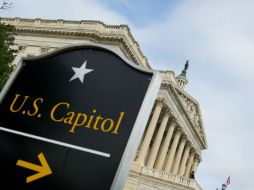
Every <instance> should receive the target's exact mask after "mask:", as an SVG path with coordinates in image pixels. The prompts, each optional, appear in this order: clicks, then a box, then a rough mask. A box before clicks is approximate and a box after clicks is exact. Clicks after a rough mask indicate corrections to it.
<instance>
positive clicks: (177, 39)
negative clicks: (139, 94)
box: [0, 0, 254, 190]
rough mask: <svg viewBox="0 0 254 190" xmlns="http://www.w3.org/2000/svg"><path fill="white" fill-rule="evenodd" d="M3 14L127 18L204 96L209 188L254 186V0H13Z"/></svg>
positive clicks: (156, 59)
mask: <svg viewBox="0 0 254 190" xmlns="http://www.w3.org/2000/svg"><path fill="white" fill-rule="evenodd" d="M12 2H14V3H15V4H16V6H15V7H13V8H12V9H10V10H4V11H1V12H0V16H3V17H26V18H38V17H40V18H53V19H60V18H61V19H69V20H85V19H91V20H101V21H103V22H105V23H106V24H128V25H129V27H130V29H131V32H132V33H133V35H134V37H135V39H136V40H137V41H138V42H139V44H140V46H141V49H142V50H143V52H144V54H145V55H146V56H147V58H148V60H149V62H150V64H151V66H152V67H153V68H155V69H164V70H173V71H175V73H176V74H178V73H180V71H181V70H182V68H183V66H184V63H185V61H186V59H189V60H190V67H189V70H188V74H187V77H188V80H189V84H188V86H187V91H188V92H189V93H190V94H192V95H193V96H194V97H195V98H196V99H198V100H199V101H200V104H201V109H202V113H203V118H204V125H205V129H206V134H207V138H208V144H209V148H208V150H206V151H204V152H203V161H202V163H201V164H200V167H199V169H198V173H197V179H198V181H199V183H200V184H201V186H202V187H204V189H205V190H215V189H216V188H220V187H221V184H222V183H224V182H225V181H226V179H227V177H228V175H229V174H230V175H231V185H230V186H229V188H228V189H230V190H239V189H241V190H253V189H254V183H252V181H253V180H252V176H253V175H254V164H253V163H254V162H253V161H254V149H253V147H254V138H253V134H254V125H253V123H254V122H253V120H254V119H253V118H254V117H253V116H254V109H253V107H254V104H253V97H254V88H253V86H254V85H253V83H254V74H253V73H254V64H253V62H254V53H253V50H254V25H253V23H252V20H253V18H254V11H253V10H254V1H252V0H242V1H238V0H231V1H227V0H207V1H203V0H178V1H176V0H160V1H152V0H135V1H134V0H129V1H128V0H72V1H69V0H61V1H57V0H43V1H38V0H12ZM59 3H60V4H61V5H60V6H59Z"/></svg>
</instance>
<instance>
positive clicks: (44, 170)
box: [16, 152, 52, 183]
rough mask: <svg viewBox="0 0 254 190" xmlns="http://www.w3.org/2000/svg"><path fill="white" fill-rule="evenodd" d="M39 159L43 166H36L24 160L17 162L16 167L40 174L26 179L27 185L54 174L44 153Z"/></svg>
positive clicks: (39, 155)
mask: <svg viewBox="0 0 254 190" xmlns="http://www.w3.org/2000/svg"><path fill="white" fill-rule="evenodd" d="M38 158H39V161H40V163H41V165H36V164H33V163H30V162H26V161H23V160H18V161H17V164H16V165H18V166H20V167H23V168H27V169H30V170H34V171H37V172H38V173H36V174H34V175H32V176H29V177H27V178H26V183H30V182H32V181H34V180H37V179H39V178H42V177H45V176H47V175H50V174H52V171H51V169H50V167H49V165H48V162H47V160H46V159H45V157H44V155H43V153H42V152H41V153H40V154H38Z"/></svg>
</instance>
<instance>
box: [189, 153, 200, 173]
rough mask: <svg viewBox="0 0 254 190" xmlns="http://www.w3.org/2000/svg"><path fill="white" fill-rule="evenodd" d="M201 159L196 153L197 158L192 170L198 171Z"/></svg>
mask: <svg viewBox="0 0 254 190" xmlns="http://www.w3.org/2000/svg"><path fill="white" fill-rule="evenodd" d="M199 162H200V160H199V156H198V155H196V156H195V159H194V163H193V166H192V169H191V171H194V172H196V171H197V168H198V164H199Z"/></svg>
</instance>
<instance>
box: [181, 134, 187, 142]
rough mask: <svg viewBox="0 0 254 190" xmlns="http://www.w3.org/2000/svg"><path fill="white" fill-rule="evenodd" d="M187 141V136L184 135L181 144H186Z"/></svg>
mask: <svg viewBox="0 0 254 190" xmlns="http://www.w3.org/2000/svg"><path fill="white" fill-rule="evenodd" d="M186 141H187V136H186V135H185V134H182V137H181V143H185V142H186Z"/></svg>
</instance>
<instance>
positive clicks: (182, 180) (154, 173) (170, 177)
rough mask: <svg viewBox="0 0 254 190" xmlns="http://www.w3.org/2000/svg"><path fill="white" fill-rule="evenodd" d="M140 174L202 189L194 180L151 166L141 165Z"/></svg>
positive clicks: (197, 189)
mask: <svg viewBox="0 0 254 190" xmlns="http://www.w3.org/2000/svg"><path fill="white" fill-rule="evenodd" d="M140 174H141V175H144V176H150V177H154V178H157V179H160V180H164V181H168V182H172V183H177V184H181V185H183V186H187V187H190V188H193V189H195V190H202V188H201V187H200V186H199V184H198V183H197V182H196V180H194V179H190V178H186V177H181V176H178V175H174V174H172V173H169V172H165V171H161V170H156V169H153V168H147V167H145V166H143V167H142V169H141V173H140Z"/></svg>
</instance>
